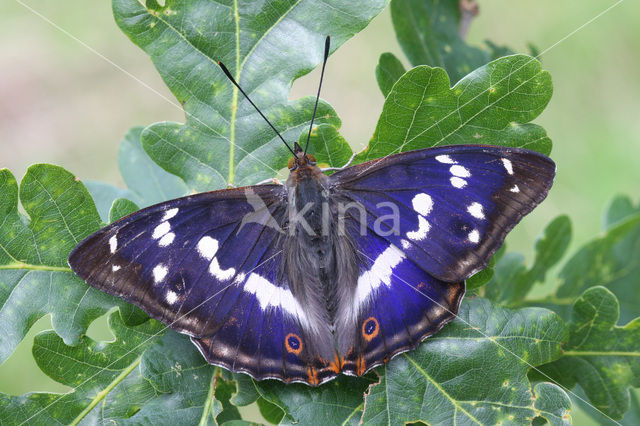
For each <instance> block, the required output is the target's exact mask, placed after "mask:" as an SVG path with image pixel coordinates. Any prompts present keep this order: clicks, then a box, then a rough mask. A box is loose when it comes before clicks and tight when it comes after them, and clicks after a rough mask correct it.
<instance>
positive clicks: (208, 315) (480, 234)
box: [69, 146, 555, 385]
mask: <svg viewBox="0 0 640 426" xmlns="http://www.w3.org/2000/svg"><path fill="white" fill-rule="evenodd" d="M294 154H295V157H294V158H293V159H292V161H291V162H290V169H291V172H290V176H289V178H288V180H287V182H286V183H285V185H257V186H253V187H247V188H233V189H226V190H220V191H213V192H209V193H203V194H196V195H192V196H188V197H184V198H180V199H176V200H170V201H167V202H165V203H161V204H158V205H156V206H151V207H149V208H146V209H143V210H141V211H139V212H137V213H134V214H133V215H131V216H128V217H126V218H124V219H122V220H120V221H118V222H115V223H113V224H111V225H108V226H107V227H105V228H103V229H102V230H100V231H98V232H96V233H95V234H93V235H90V236H89V237H87V238H86V239H85V240H84V241H83V242H81V243H80V244H79V245H78V247H76V248H75V249H74V251H73V252H72V253H71V256H70V259H69V263H70V265H71V267H72V268H73V270H74V271H75V272H76V273H77V274H78V275H79V276H81V277H82V278H84V279H85V280H86V281H87V282H88V283H89V284H91V285H93V286H94V287H97V288H99V289H101V290H104V291H107V292H109V293H111V294H115V295H117V296H120V297H123V298H124V299H126V300H128V301H130V302H132V303H134V304H136V305H138V306H140V307H141V308H142V309H144V310H145V311H146V312H147V313H149V314H150V315H151V316H152V317H154V318H156V319H159V320H161V321H163V322H164V323H165V324H167V325H169V326H170V327H172V328H174V329H176V330H178V331H180V332H183V333H186V334H188V335H190V336H191V339H192V341H193V342H194V343H195V344H196V345H197V346H198V348H199V349H200V351H201V352H202V354H203V355H204V357H205V358H206V359H207V360H208V361H209V362H210V363H213V364H216V365H221V366H223V367H226V368H229V369H231V370H233V371H241V372H246V373H248V374H250V375H251V376H252V377H254V378H257V379H263V378H277V379H280V380H283V381H285V382H303V383H307V384H311V385H318V384H321V383H324V382H326V381H327V380H330V379H331V378H333V377H335V376H336V375H338V374H339V373H345V374H351V375H362V374H364V373H365V372H366V371H368V370H370V369H371V368H373V367H375V366H376V365H380V364H381V363H383V362H386V361H388V360H389V359H391V358H392V357H393V356H394V355H396V354H398V353H401V352H404V351H407V350H410V349H412V348H414V347H415V346H417V345H418V344H419V343H420V342H421V341H422V340H423V339H424V338H426V337H427V336H429V335H431V334H433V333H435V332H436V331H437V330H439V329H440V328H441V327H442V326H443V325H444V324H446V323H447V322H448V321H450V320H451V319H452V318H454V317H455V314H456V312H457V310H458V307H459V304H460V301H461V300H462V297H463V295H464V280H465V279H466V278H468V277H469V276H471V275H473V274H474V273H475V272H477V271H479V270H480V269H482V268H484V267H485V266H486V264H487V263H488V261H489V259H490V257H491V255H492V254H493V253H494V252H495V251H496V250H497V249H498V248H499V246H500V245H501V244H502V242H503V240H504V237H505V236H506V234H507V233H508V232H509V231H510V230H511V229H512V228H513V226H515V224H516V223H517V222H518V221H519V220H520V219H521V218H522V217H523V216H524V215H526V214H527V213H529V212H530V211H531V210H532V209H533V208H534V207H535V206H536V205H537V204H538V203H540V202H541V201H542V200H543V199H544V198H545V197H546V195H547V193H548V191H549V189H550V187H551V184H552V181H553V177H554V173H555V165H554V164H553V162H552V161H551V160H549V159H548V158H547V157H545V156H543V155H541V154H537V153H535V152H532V151H527V150H522V149H515V148H502V147H491V146H447V147H440V148H433V149H423V150H417V151H411V152H405V153H401V154H396V155H392V156H388V157H385V158H382V159H379V160H374V161H370V162H366V163H362V164H358V165H356V166H353V167H349V168H345V169H343V170H341V171H338V172H337V173H335V174H333V175H331V176H326V175H325V174H324V173H322V171H321V170H320V169H319V168H318V167H317V166H316V165H315V164H314V161H313V160H312V158H313V157H312V156H309V155H306V154H305V153H304V152H301V150H300V149H299V147H297V146H296V151H295V153H294Z"/></svg>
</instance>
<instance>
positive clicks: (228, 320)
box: [69, 185, 335, 384]
mask: <svg viewBox="0 0 640 426" xmlns="http://www.w3.org/2000/svg"><path fill="white" fill-rule="evenodd" d="M247 191H248V192H247ZM285 213H286V191H285V189H284V188H283V187H282V186H277V185H261V186H255V187H250V188H238V189H229V190H221V191H214V192H209V193H203V194H196V195H192V196H188V197H184V198H180V199H176V200H171V201H168V202H165V203H161V204H158V205H155V206H152V207H149V208H146V209H143V210H140V211H138V212H136V213H134V214H132V215H130V216H128V217H126V218H123V219H121V220H120V221H118V222H115V223H113V224H111V225H109V226H107V227H105V228H103V229H101V230H100V231H98V232H96V233H95V234H93V235H90V236H89V237H87V238H86V239H85V240H84V241H82V242H81V243H80V244H79V245H78V246H77V247H76V248H75V249H74V250H73V252H72V253H71V255H70V257H69V264H70V265H71V267H72V269H73V271H74V272H75V273H76V274H78V275H79V276H80V277H81V278H83V279H84V280H85V281H87V282H88V283H89V284H90V285H92V286H93V287H96V288H98V289H100V290H103V291H106V292H107V293H110V294H114V295H116V296H119V297H122V298H124V299H125V300H127V301H129V302H131V303H134V304H136V305H138V306H139V307H141V308H142V309H143V310H144V311H146V312H147V313H148V314H149V315H150V316H152V317H153V318H156V319H158V320H160V321H162V322H163V323H165V324H167V325H168V326H170V327H171V328H173V329H175V330H177V331H180V332H182V333H186V334H188V335H190V336H192V340H193V341H194V343H195V344H196V345H197V346H198V347H199V348H200V350H201V352H202V353H203V355H204V356H205V358H206V359H207V360H208V361H209V362H210V363H213V364H217V365H221V366H224V367H226V368H229V369H232V370H234V371H244V372H247V373H249V374H250V375H252V376H253V377H256V378H266V377H275V378H279V379H282V380H287V381H302V382H311V383H314V381H315V383H316V384H317V383H318V382H320V381H321V380H324V379H325V377H326V376H327V375H331V376H335V372H332V371H330V370H329V365H328V362H324V361H321V360H324V359H333V358H334V357H335V351H334V350H331V351H329V352H327V353H324V352H323V351H322V350H321V349H317V346H314V345H311V344H308V341H309V340H310V339H312V337H310V335H311V332H312V331H313V333H316V335H317V336H314V337H313V339H321V338H325V339H326V338H330V331H329V330H328V326H327V325H326V324H310V323H309V322H310V321H311V320H312V319H309V318H307V316H306V315H305V312H304V310H303V309H302V307H301V306H300V305H299V304H298V303H297V301H296V299H295V298H294V297H293V296H292V293H291V291H290V288H289V284H288V282H287V278H286V276H284V275H283V274H282V273H281V271H280V268H279V265H280V264H281V262H282V259H281V256H282V238H281V230H280V225H282V222H283V221H284V220H285V216H286V214H285ZM327 336H329V337H327ZM314 348H315V349H314ZM325 352H326V351H325Z"/></svg>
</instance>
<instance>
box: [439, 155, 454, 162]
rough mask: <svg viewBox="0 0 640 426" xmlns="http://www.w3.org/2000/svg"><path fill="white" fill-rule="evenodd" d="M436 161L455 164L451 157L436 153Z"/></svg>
mask: <svg viewBox="0 0 640 426" xmlns="http://www.w3.org/2000/svg"><path fill="white" fill-rule="evenodd" d="M436 161H439V162H441V163H444V164H456V162H455V161H454V160H452V159H451V157H449V156H448V155H438V156H436Z"/></svg>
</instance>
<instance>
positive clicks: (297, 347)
mask: <svg viewBox="0 0 640 426" xmlns="http://www.w3.org/2000/svg"><path fill="white" fill-rule="evenodd" d="M284 346H285V348H287V352H289V353H292V354H294V355H300V352H302V340H301V339H300V337H298V335H297V334H293V333H289V334H287V337H285V338H284Z"/></svg>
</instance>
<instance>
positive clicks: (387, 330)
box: [330, 146, 555, 375]
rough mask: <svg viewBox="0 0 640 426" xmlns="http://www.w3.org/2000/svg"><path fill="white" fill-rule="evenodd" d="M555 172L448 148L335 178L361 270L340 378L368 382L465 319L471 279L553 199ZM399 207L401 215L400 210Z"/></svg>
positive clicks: (349, 310)
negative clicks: (379, 368)
mask: <svg viewBox="0 0 640 426" xmlns="http://www.w3.org/2000/svg"><path fill="white" fill-rule="evenodd" d="M554 174H555V165H554V163H553V162H552V161H551V160H550V159H548V158H547V157H545V156H543V155H540V154H537V153H535V152H532V151H528V150H522V149H513V148H502V147H491V146H448V147H443V148H435V149H426V150H420V151H412V152H407V153H402V154H398V155H394V156H390V157H386V158H383V159H380V160H374V161H371V162H368V163H363V164H360V165H357V166H354V167H351V168H348V169H345V170H343V171H340V172H338V173H335V174H334V175H332V176H331V177H330V179H331V186H332V190H333V192H334V194H335V197H337V198H339V199H341V200H343V201H344V202H350V203H352V204H353V206H352V208H349V209H346V210H345V212H344V214H345V217H346V219H345V220H346V222H347V223H349V225H348V226H347V229H348V231H349V234H350V235H351V238H352V239H353V241H354V242H355V246H356V247H358V251H359V253H358V254H359V261H360V272H359V277H358V282H357V286H356V290H355V297H354V298H353V301H351V302H350V303H348V304H341V305H340V308H339V317H341V318H348V319H349V320H345V321H343V324H344V326H343V327H341V328H340V329H339V330H338V331H337V333H338V339H337V341H338V352H339V354H340V358H341V360H342V363H343V365H342V371H343V372H345V373H347V374H355V375H361V374H364V373H365V372H366V371H368V370H369V369H370V368H372V367H374V366H376V365H379V364H381V363H383V362H386V361H387V360H389V359H390V358H391V357H392V356H394V355H396V354H398V353H400V352H404V351H406V350H409V349H412V348H414V347H415V346H416V345H418V344H419V343H420V341H422V340H423V339H424V338H426V337H427V336H429V335H431V334H433V333H435V332H436V331H437V330H439V329H440V328H441V327H442V326H443V325H444V324H445V323H446V322H448V321H450V320H451V319H452V318H453V317H455V315H456V314H457V312H458V307H459V304H460V301H461V300H462V296H463V294H464V280H465V279H466V278H468V277H469V276H471V275H472V274H474V273H475V272H477V271H479V270H480V269H482V268H484V267H485V266H486V264H487V263H488V261H489V259H490V257H491V255H492V254H493V253H494V252H495V251H496V250H497V249H498V248H499V247H500V245H501V244H502V242H503V240H504V237H505V236H506V234H507V233H508V232H509V231H510V230H511V229H512V228H513V227H514V226H515V225H516V223H517V222H518V221H520V219H521V218H522V217H524V216H525V215H526V214H527V213H529V212H530V211H531V210H533V208H534V207H535V206H536V205H538V204H539V203H540V202H541V201H542V200H543V199H544V198H545V197H546V195H547V193H548V191H549V189H550V187H551V184H552V182H553V177H554ZM394 209H396V210H394Z"/></svg>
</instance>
